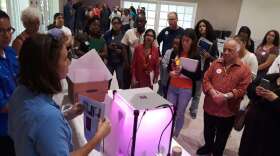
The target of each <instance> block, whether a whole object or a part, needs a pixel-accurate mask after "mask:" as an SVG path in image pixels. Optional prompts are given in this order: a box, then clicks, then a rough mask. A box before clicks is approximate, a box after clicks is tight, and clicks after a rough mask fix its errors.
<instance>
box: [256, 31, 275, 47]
mask: <svg viewBox="0 0 280 156" xmlns="http://www.w3.org/2000/svg"><path fill="white" fill-rule="evenodd" d="M270 32H273V33H274V34H275V38H274V40H273V45H274V46H276V47H279V32H278V31H277V30H270V31H268V32H267V33H266V34H265V36H264V38H263V40H262V43H261V44H260V46H264V45H265V44H266V42H267V41H266V37H267V35H268V34H269V33H270Z"/></svg>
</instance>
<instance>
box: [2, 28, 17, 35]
mask: <svg viewBox="0 0 280 156" xmlns="http://www.w3.org/2000/svg"><path fill="white" fill-rule="evenodd" d="M15 31H16V29H15V28H13V27H10V28H8V29H1V28H0V35H4V34H5V33H9V34H13V33H14V32H15Z"/></svg>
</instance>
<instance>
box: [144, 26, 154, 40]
mask: <svg viewBox="0 0 280 156" xmlns="http://www.w3.org/2000/svg"><path fill="white" fill-rule="evenodd" d="M148 32H152V33H153V35H154V40H155V39H156V32H155V31H154V30H153V29H148V30H146V32H145V34H144V41H145V38H146V36H147V34H148Z"/></svg>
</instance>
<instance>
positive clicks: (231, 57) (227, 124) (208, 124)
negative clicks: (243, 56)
mask: <svg viewBox="0 0 280 156" xmlns="http://www.w3.org/2000/svg"><path fill="white" fill-rule="evenodd" d="M239 50H240V44H238V42H237V41H236V40H233V39H229V40H228V41H226V42H225V44H224V52H223V54H222V58H221V59H218V60H216V61H215V62H213V63H212V64H211V66H210V67H209V69H208V70H207V71H206V73H205V75H204V79H203V92H204V93H205V99H204V107H203V108H204V140H205V145H204V146H202V147H201V148H199V149H198V150H197V154H198V155H206V154H213V156H222V155H223V152H224V149H225V145H226V142H227V139H228V137H229V134H230V132H231V129H232V127H233V124H234V119H235V115H236V113H237V112H238V110H239V106H240V102H241V100H242V98H243V96H244V95H245V93H246V89H247V86H248V85H249V83H250V82H251V77H252V76H251V71H250V69H249V67H248V66H247V65H245V64H243V63H242V61H241V60H240V58H239Z"/></svg>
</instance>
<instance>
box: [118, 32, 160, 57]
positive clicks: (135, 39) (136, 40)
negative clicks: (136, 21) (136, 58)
mask: <svg viewBox="0 0 280 156" xmlns="http://www.w3.org/2000/svg"><path fill="white" fill-rule="evenodd" d="M144 34H145V33H142V34H140V35H137V29H136V28H132V29H129V30H127V32H126V33H125V34H124V36H123V38H122V41H121V42H122V44H124V45H126V46H128V47H129V48H130V51H131V56H132V57H131V58H133V54H134V49H135V47H136V46H137V45H139V44H143V43H144ZM154 45H155V46H156V47H158V43H157V41H156V38H155V41H154Z"/></svg>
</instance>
